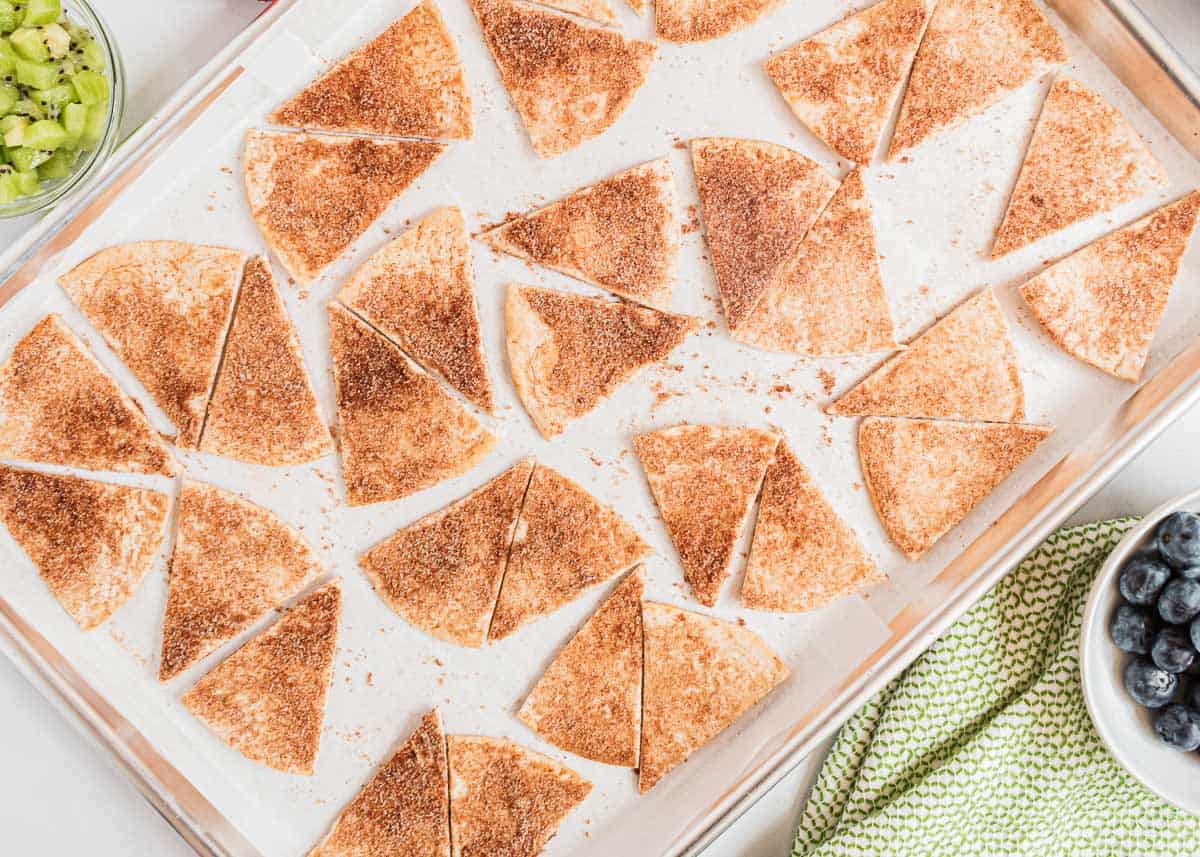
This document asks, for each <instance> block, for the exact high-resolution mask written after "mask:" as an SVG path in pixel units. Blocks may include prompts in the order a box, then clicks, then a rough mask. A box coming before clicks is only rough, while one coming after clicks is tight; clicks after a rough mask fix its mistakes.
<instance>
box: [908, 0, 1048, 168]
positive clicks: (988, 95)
mask: <svg viewBox="0 0 1200 857" xmlns="http://www.w3.org/2000/svg"><path fill="white" fill-rule="evenodd" d="M1067 58H1068V54H1067V47H1066V45H1064V44H1063V40H1062V38H1061V37H1060V36H1059V35H1058V33H1057V32H1056V31H1055V29H1054V26H1053V25H1052V24H1051V23H1050V22H1049V21H1048V20H1046V15H1045V13H1043V12H1042V10H1041V8H1039V6H1038V4H1037V3H1036V2H1034V0H939V2H938V4H937V6H936V8H935V9H934V10H933V17H931V18H930V20H929V27H928V29H927V30H926V31H925V37H924V38H923V39H922V40H921V46H920V47H919V48H918V49H917V56H916V59H915V60H913V68H912V75H911V76H910V77H909V81H908V89H907V91H906V92H905V94H904V103H903V104H902V105H901V106H900V118H899V119H898V120H897V121H896V133H895V134H894V135H893V136H892V143H891V146H890V147H889V148H888V160H895V159H896V158H897V157H898V156H899V155H901V154H903V153H904V152H905V151H906V150H907V149H911V148H912V147H913V146H916V145H919V144H920V143H923V142H924V141H925V140H928V139H929V138H930V137H933V136H935V135H936V134H939V133H941V132H942V131H945V130H948V129H950V128H953V127H955V126H957V125H960V124H961V123H963V122H965V121H966V120H967V119H969V118H971V117H972V116H976V115H978V114H980V113H982V112H983V111H985V110H987V109H988V108H989V107H991V106H992V105H993V104H996V103H997V102H999V101H1000V100H1001V99H1003V98H1004V97H1005V96H1007V95H1008V94H1009V93H1011V92H1015V91H1016V90H1018V89H1020V88H1021V87H1022V86H1024V85H1025V84H1027V83H1029V82H1030V81H1032V80H1034V79H1035V78H1037V77H1040V76H1041V75H1043V74H1045V73H1046V72H1048V71H1050V70H1051V69H1053V68H1054V67H1055V66H1057V65H1060V64H1061V63H1064V62H1066V61H1067Z"/></svg>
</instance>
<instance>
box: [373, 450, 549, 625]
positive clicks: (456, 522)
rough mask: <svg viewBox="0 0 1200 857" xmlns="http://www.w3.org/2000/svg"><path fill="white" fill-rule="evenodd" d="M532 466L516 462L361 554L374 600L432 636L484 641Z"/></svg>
mask: <svg viewBox="0 0 1200 857" xmlns="http://www.w3.org/2000/svg"><path fill="white" fill-rule="evenodd" d="M533 467H534V463H533V459H526V460H525V461H522V462H520V463H519V464H516V465H514V466H513V467H511V468H509V469H508V470H506V471H505V472H504V473H502V474H500V475H499V476H497V477H496V478H495V479H493V480H491V481H490V482H488V483H487V484H486V485H484V486H483V487H481V488H478V489H476V490H475V491H474V492H472V493H471V494H468V495H467V496H466V497H464V498H463V499H461V500H459V501H458V502H457V503H453V504H451V505H450V506H447V507H446V508H445V509H442V510H440V511H438V512H434V513H433V514H431V515H426V516H425V517H424V518H422V519H421V520H419V521H417V522H416V523H414V524H410V525H409V526H407V527H405V528H403V529H402V530H399V531H397V532H396V533H393V534H392V535H391V536H389V537H388V538H387V539H386V540H384V541H383V542H381V543H380V544H378V545H376V546H375V547H373V548H371V550H369V551H367V553H365V554H363V556H362V558H361V559H360V560H359V565H360V566H362V568H363V570H364V571H365V572H366V573H367V578H368V579H369V580H370V581H371V585H372V586H374V587H375V591H376V592H378V593H379V597H380V598H382V599H383V600H384V601H386V602H387V604H388V606H389V607H391V608H392V609H393V610H395V611H396V612H397V613H399V614H400V615H401V616H403V617H404V618H405V619H406V620H408V621H409V622H411V623H412V624H413V625H416V626H417V627H418V628H420V629H421V630H423V631H426V632H428V633H430V634H432V635H433V636H435V637H437V638H438V639H441V640H446V641H448V642H451V643H457V644H458V645H460V646H471V647H472V648H478V647H479V646H482V645H483V644H484V641H485V640H486V639H487V633H488V625H489V624H490V623H491V620H492V611H493V610H494V609H495V607H496V598H497V596H498V595H499V592H500V581H501V579H502V577H503V575H504V567H505V565H506V564H507V562H508V552H509V549H510V548H511V546H512V540H513V534H514V533H515V532H516V528H517V516H518V515H520V513H521V503H522V502H523V501H524V499H525V489H526V488H528V487H529V478H530V477H531V476H532V475H533Z"/></svg>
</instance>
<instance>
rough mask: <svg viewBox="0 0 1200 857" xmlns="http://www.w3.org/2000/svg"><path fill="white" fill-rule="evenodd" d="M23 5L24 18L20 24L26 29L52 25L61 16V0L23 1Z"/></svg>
mask: <svg viewBox="0 0 1200 857" xmlns="http://www.w3.org/2000/svg"><path fill="white" fill-rule="evenodd" d="M25 3H26V6H25V18H24V20H22V21H21V23H22V24H23V25H24V26H26V27H33V26H37V25H38V24H53V23H54V22H55V21H57V20H58V19H59V16H61V15H62V2H61V0H25Z"/></svg>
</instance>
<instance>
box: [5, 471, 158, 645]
mask: <svg viewBox="0 0 1200 857" xmlns="http://www.w3.org/2000/svg"><path fill="white" fill-rule="evenodd" d="M169 505H170V503H169V501H168V499H167V497H166V495H165V494H160V493H159V492H157V491H147V490H145V489H143V488H134V487H132V486H128V485H110V484H108V483H105V482H93V481H92V480H90V479H79V478H77V477H74V476H55V475H52V474H49V473H36V472H34V471H32V470H17V469H16V468H13V467H7V466H4V465H0V521H3V522H4V526H5V527H7V528H8V533H9V535H10V536H12V538H13V540H14V541H16V543H17V544H19V545H20V546H21V549H22V550H24V551H25V553H26V555H28V557H29V559H30V560H32V561H33V564H34V565H35V566H37V569H38V573H39V574H41V576H42V579H43V580H44V581H45V582H46V586H47V587H48V588H49V589H50V592H51V593H52V594H53V595H54V597H55V598H57V599H58V602H59V604H61V605H62V606H63V609H64V610H66V611H67V613H69V614H70V616H71V618H72V619H74V620H75V622H76V623H77V624H78V625H79V627H81V628H82V629H83V630H85V631H90V630H91V629H93V628H95V627H97V626H99V625H101V624H102V623H104V622H105V621H107V620H108V618H109V617H110V616H112V614H113V613H114V612H116V610H117V609H118V608H119V607H120V606H121V605H122V604H124V603H125V602H126V601H127V600H128V599H129V598H130V596H132V595H133V593H134V591H135V590H136V589H137V587H138V585H139V584H140V583H141V582H142V578H144V577H145V576H146V572H148V571H149V570H150V567H151V566H152V565H153V564H154V558H155V556H156V555H157V554H158V549H159V546H160V545H161V544H162V537H163V524H164V523H165V522H166V519H167V509H168V507H169ZM8 571H9V572H13V571H15V570H14V569H8Z"/></svg>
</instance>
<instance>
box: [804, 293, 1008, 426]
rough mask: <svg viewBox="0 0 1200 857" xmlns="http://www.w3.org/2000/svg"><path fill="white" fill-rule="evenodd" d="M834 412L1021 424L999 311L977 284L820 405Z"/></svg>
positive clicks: (1004, 328) (848, 414) (828, 411)
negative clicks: (833, 398) (960, 300)
mask: <svg viewBox="0 0 1200 857" xmlns="http://www.w3.org/2000/svg"><path fill="white" fill-rule="evenodd" d="M825 412H826V413H828V414H833V415H834V416H839V417H859V416H879V417H929V418H930V419H950V420H979V421H980V422H1005V423H1008V422H1020V421H1021V420H1023V419H1025V390H1024V387H1022V386H1021V373H1020V372H1019V371H1018V369H1017V355H1016V350H1015V349H1014V348H1013V344H1012V340H1011V339H1010V338H1009V335H1008V325H1007V324H1005V322H1004V313H1003V312H1001V311H1000V304H999V303H997V301H996V295H995V294H994V293H993V292H992V290H991V289H984V290H983V291H981V292H980V293H979V294H977V295H975V297H973V298H971V299H970V300H967V301H964V302H963V303H961V304H959V306H958V307H957V308H956V309H954V310H953V311H952V312H950V313H949V314H947V315H946V316H944V317H943V318H942V319H941V320H939V321H938V322H937V323H936V324H934V325H933V326H932V327H930V328H929V329H928V330H927V331H925V332H924V333H923V334H921V335H920V336H918V337H917V338H916V339H914V340H913V341H912V343H910V344H909V346H908V348H906V349H905V350H904V351H901V352H900V353H899V354H897V355H896V356H895V357H892V358H891V359H889V360H888V361H887V362H885V363H884V364H883V365H882V366H880V367H879V368H878V369H876V370H875V371H874V372H872V373H871V374H870V375H868V376H867V377H866V378H865V379H863V380H862V381H861V382H860V383H859V384H858V385H857V386H856V387H853V388H851V389H850V390H849V391H848V392H846V393H845V394H844V395H843V396H842V397H841V398H840V399H838V400H837V401H836V402H834V403H833V404H832V405H830V406H829V407H828V408H826V409H825Z"/></svg>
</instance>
